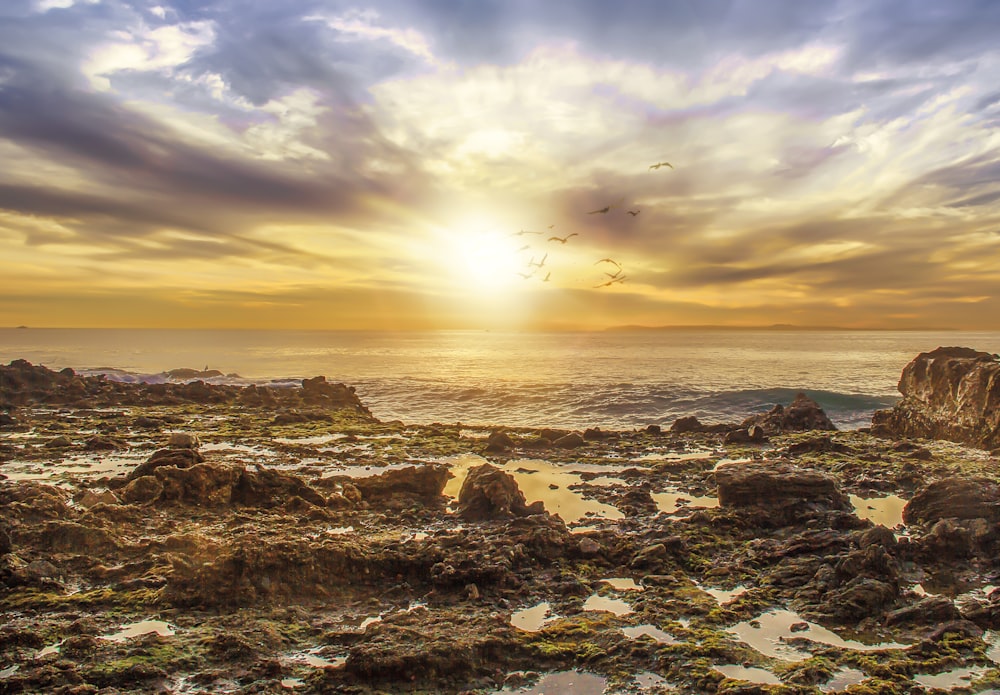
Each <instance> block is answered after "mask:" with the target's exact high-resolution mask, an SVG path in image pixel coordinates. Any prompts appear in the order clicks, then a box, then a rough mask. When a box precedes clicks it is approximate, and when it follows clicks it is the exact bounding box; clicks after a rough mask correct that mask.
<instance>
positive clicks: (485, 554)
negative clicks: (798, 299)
mask: <svg viewBox="0 0 1000 695" xmlns="http://www.w3.org/2000/svg"><path fill="white" fill-rule="evenodd" d="M46 371H48V370H46ZM22 373H23V375H24V378H23V379H21V378H19V381H18V383H17V384H16V385H12V384H13V379H12V378H11V377H10V375H9V374H8V373H7V372H4V375H5V378H4V380H0V393H2V394H3V396H4V403H5V408H3V410H5V411H6V412H7V413H8V418H9V419H10V420H12V421H4V422H3V423H2V426H0V436H2V440H0V474H2V475H3V476H4V477H5V479H3V480H2V481H0V507H2V508H3V515H2V519H4V522H2V524H0V526H2V527H0V611H3V612H4V614H5V615H6V616H9V620H8V621H7V625H6V626H5V627H4V628H3V629H2V633H0V634H2V636H3V639H2V640H0V673H2V674H3V683H4V687H7V688H14V689H15V690H14V691H15V692H16V691H21V692H51V691H54V690H55V689H57V688H60V687H64V688H65V687H70V688H72V687H83V686H86V685H87V684H89V685H90V686H92V687H93V688H116V689H118V691H119V692H124V693H132V692H135V693H139V692H149V691H150V690H151V689H155V688H157V687H163V688H167V689H169V690H172V691H174V692H185V693H188V692H190V693H196V692H251V691H257V692H259V691H261V690H263V691H265V692H279V691H292V692H303V693H313V692H315V693H324V692H353V693H359V694H361V693H375V692H389V693H396V692H400V693H402V692H415V691H416V692H443V693H459V692H466V693H483V694H485V693H496V692H500V691H501V689H502V688H504V687H506V688H507V690H506V691H505V692H529V690H530V684H531V683H536V682H542V683H548V684H549V685H548V687H549V688H554V687H557V685H558V679H559V678H560V676H559V675H558V674H560V673H566V672H570V673H571V674H573V675H572V677H573V678H576V679H578V680H580V681H588V679H597V680H596V681H594V682H595V683H597V682H600V683H601V684H602V687H603V686H604V685H607V686H609V687H612V688H618V689H619V690H624V691H629V692H656V690H655V688H661V689H663V688H666V687H668V686H670V685H673V686H677V687H683V688H688V689H694V691H696V692H738V691H739V688H745V687H748V686H747V683H748V681H747V678H759V679H761V681H758V682H762V681H763V680H764V679H765V676H764V675H763V674H764V673H766V674H767V675H768V676H769V677H770V678H774V679H777V680H779V681H780V682H781V683H784V684H785V685H787V686H788V687H791V688H796V689H798V690H796V692H799V691H802V692H808V691H810V689H811V688H814V687H818V686H819V685H824V684H828V683H831V682H833V683H837V684H840V683H843V685H842V686H840V687H839V688H836V689H835V690H833V692H840V691H843V690H846V688H847V687H849V686H851V687H853V688H854V689H853V690H852V691H851V692H869V691H870V692H900V693H902V692H906V691H908V690H909V689H910V688H912V687H913V686H914V685H919V684H921V683H922V682H923V681H921V680H920V679H921V678H923V677H925V676H926V677H927V678H930V677H931V676H937V677H942V678H944V677H945V676H947V674H948V673H950V672H954V674H953V675H954V678H955V682H956V685H955V686H954V687H957V685H958V684H966V683H968V681H961V680H960V676H961V675H962V674H961V673H959V671H961V669H966V670H968V669H973V671H975V673H974V674H973V675H974V682H975V683H977V684H982V685H984V686H986V685H990V684H994V683H996V676H997V671H996V669H995V668H994V667H990V666H989V665H987V664H984V663H983V662H982V660H981V658H980V657H979V656H977V655H979V654H982V653H983V649H984V644H985V645H986V646H985V649H986V650H987V651H989V650H990V649H993V648H994V646H993V645H992V643H991V642H989V640H992V639H993V637H992V636H991V635H990V634H987V633H984V632H983V631H982V628H981V627H980V628H979V631H978V633H977V632H976V631H975V630H973V629H971V628H969V627H968V626H966V627H956V628H953V629H951V631H948V630H945V631H944V632H940V630H939V628H941V624H942V618H941V615H942V613H941V611H942V610H944V608H943V605H944V604H943V602H942V600H941V599H936V601H937V602H936V604H934V605H928V604H927V603H926V599H927V597H928V596H930V595H934V596H936V597H944V596H948V595H957V594H962V595H963V597H964V598H963V601H966V603H972V604H975V605H976V606H978V609H977V610H978V611H979V612H978V613H976V612H969V610H970V609H969V608H968V606H966V607H965V608H963V610H964V611H965V612H964V613H958V612H957V611H959V605H958V603H954V602H952V601H948V604H949V605H950V606H952V609H954V610H955V611H956V613H955V615H956V616H957V617H956V620H958V619H959V618H960V619H963V620H965V621H966V622H968V623H970V624H972V625H980V626H984V627H986V628H987V629H988V630H989V629H993V628H992V627H991V626H992V622H991V621H992V620H993V619H992V617H990V616H992V615H993V613H991V610H992V605H993V601H992V600H991V599H990V597H989V596H988V595H987V594H986V593H985V591H986V589H985V588H986V587H988V586H989V582H990V581H991V580H992V574H991V573H992V572H993V571H995V569H996V568H994V567H993V565H992V564H991V562H990V561H987V556H985V555H982V554H981V553H982V552H984V550H983V549H984V548H986V549H988V548H991V547H992V546H989V545H986V546H982V547H981V546H979V545H976V543H978V542H979V541H976V543H974V542H973V541H972V540H971V538H972V537H971V536H969V539H970V540H969V543H970V545H968V546H965V547H964V548H965V549H964V550H963V548H962V547H959V546H960V543H958V541H954V540H952V541H949V540H948V538H946V537H945V536H942V533H944V531H943V530H942V529H941V528H939V527H937V526H936V525H935V524H934V523H926V522H919V523H917V522H913V523H909V524H907V525H905V527H904V526H901V525H900V524H901V523H902V521H901V518H900V517H899V515H900V508H901V507H902V504H903V503H905V502H906V501H910V500H912V499H913V498H914V497H915V496H917V495H918V493H919V492H920V491H921V490H923V489H925V488H926V487H927V486H928V485H929V484H932V483H934V482H935V481H937V480H941V479H946V478H948V477H949V476H956V475H961V476H963V477H979V478H984V479H989V480H993V481H995V480H996V478H997V473H996V471H997V459H996V458H995V457H993V456H991V455H990V454H989V453H988V452H985V451H981V450H974V449H969V448H967V447H963V446H960V445H957V444H951V443H948V442H937V441H924V440H917V441H910V440H893V439H880V438H877V437H874V436H872V435H871V434H870V433H868V432H864V431H859V430H856V431H832V430H829V431H820V430H806V431H800V432H781V433H776V434H773V435H769V436H767V437H766V438H765V439H764V440H759V441H740V442H733V441H730V442H727V441H726V438H727V435H728V434H729V433H730V432H732V431H734V430H732V429H725V428H711V427H708V428H703V429H702V430H700V431H695V430H691V431H687V432H672V431H670V429H669V428H668V427H663V428H660V430H659V431H657V430H656V429H655V428H634V429H629V430H612V429H607V430H604V429H599V428H597V427H594V428H591V429H590V430H589V431H577V432H572V431H566V430H559V429H552V428H527V427H523V428H510V427H509V428H504V427H499V426H498V427H490V428H469V427H465V426H463V425H461V424H458V423H450V424H442V423H437V424H426V425H419V424H412V423H403V422H394V421H389V422H382V421H379V420H377V419H376V418H374V417H372V416H371V415H370V413H369V412H367V407H366V406H365V404H364V403H363V402H362V401H361V399H359V398H358V397H357V395H356V393H354V392H353V391H352V390H351V388H350V387H349V386H345V385H341V384H336V383H332V382H326V381H325V380H320V379H318V378H316V379H308V380H304V382H303V383H300V384H299V385H297V386H292V387H285V388H282V389H266V388H261V387H257V386H253V387H238V386H227V385H211V384H205V383H203V382H198V381H195V382H191V383H186V384H122V383H115V382H110V381H107V380H100V379H96V378H95V379H93V380H86V379H81V378H80V377H77V376H76V375H75V374H71V373H69V372H64V373H63V374H61V375H60V374H59V373H55V372H48V373H47V374H45V373H42V372H40V371H39V370H37V369H36V368H30V369H29V368H28V367H23V369H22ZM15 386H16V387H15ZM560 440H562V443H561V444H559V443H558V442H560ZM487 463H488V464H490V465H491V466H492V467H494V468H495V469H497V470H499V471H502V472H504V473H506V474H507V475H508V476H509V477H510V479H511V480H513V481H514V482H515V483H516V484H517V486H518V489H519V490H520V491H521V492H522V493H523V498H522V501H523V502H526V503H529V504H530V503H532V502H534V501H536V500H541V501H542V504H543V506H544V508H545V510H546V512H547V513H525V514H518V513H517V512H516V510H517V509H519V508H520V507H518V502H517V496H516V494H514V492H513V491H512V490H511V489H508V488H503V489H504V490H505V492H504V494H503V495H500V497H499V498H497V499H493V498H491V499H492V500H493V502H494V503H495V504H494V506H493V507H491V513H490V514H491V515H490V516H489V517H488V518H485V519H478V520H477V519H473V518H471V516H470V515H469V514H468V513H467V512H468V510H469V509H471V506H470V504H469V502H468V500H466V504H465V506H464V507H463V503H462V501H461V499H460V491H461V489H462V480H463V479H464V478H465V476H468V475H469V471H471V470H474V469H477V468H479V467H481V466H483V465H485V464H487ZM153 464H157V465H153ZM143 466H145V468H143ZM763 466H771V467H772V468H774V470H777V471H779V472H780V474H779V475H778V476H777V477H772V478H768V479H767V480H766V481H765V483H766V485H765V487H764V488H761V489H758V490H757V493H756V494H758V495H762V496H764V499H765V500H766V501H767V502H768V503H767V504H765V505H764V506H754V505H750V506H745V505H742V504H739V503H738V502H733V501H732V499H733V497H732V495H733V491H734V490H740V489H743V488H740V487H739V486H740V485H749V484H750V482H749V481H748V479H741V481H742V482H741V481H733V480H731V479H730V478H726V477H725V475H730V477H732V474H733V472H734V471H737V472H739V471H758V470H760V471H763V470H764V469H763V468H761V467H763ZM803 470H806V471H810V472H814V473H815V476H818V477H814V478H810V479H808V480H807V479H806V478H804V477H802V475H800V473H801V471H803ZM142 472H145V473H147V474H140V473H142ZM724 474H725V475H724ZM810 475H812V473H811V474H810ZM449 476H452V477H449ZM810 480H811V481H812V482H810ZM828 484H829V485H832V486H833V488H828V487H826V486H827V485H828ZM727 486H728V487H727ZM490 489H491V490H494V492H495V491H496V488H490ZM792 490H794V494H792V493H791V492H790V491H792ZM831 490H833V491H834V492H835V493H836V494H833V492H831ZM470 494H471V493H470ZM491 494H492V493H491ZM726 494H729V495H730V501H729V502H728V503H723V502H724V499H723V498H724V497H725V496H726ZM505 505H506V506H505ZM893 505H895V506H893ZM553 513H555V514H553ZM875 520H878V521H880V522H882V523H883V524H884V525H882V526H879V525H878V524H876V523H875ZM956 528H958V529H961V528H964V527H961V526H960V525H959V526H958V527H951V530H950V531H948V533H951V534H953V535H955V534H957V536H956V537H961V533H960V532H959V530H956ZM890 529H892V530H895V531H896V534H895V535H894V534H893V533H892V532H891V531H890ZM935 529H937V530H935ZM897 536H898V538H897ZM903 539H906V540H905V542H904V541H903ZM982 542H983V543H986V541H985V540H984V541H982ZM949 577H951V584H950V585H948V581H949V580H948V578H949ZM946 585H948V586H950V588H947V587H946ZM921 592H923V593H921ZM949 592H952V594H949ZM976 592H979V593H978V594H977V593H976ZM542 606H544V608H542ZM997 614H998V615H1000V612H998V613H997ZM789 616H791V617H789ZM754 621H756V623H755V622H754ZM755 625H756V626H755ZM793 625H795V626H796V627H795V628H794V629H793V627H792V626H793ZM803 626H804V627H803ZM126 627H129V628H130V629H131V632H132V633H136V634H134V635H133V636H125V637H120V636H118V635H119V633H121V632H122V630H123V628H126ZM998 627H1000V626H998ZM824 630H832V631H833V632H834V633H837V634H840V635H843V636H844V637H843V639H842V640H841V641H840V642H837V641H836V640H834V639H833V638H831V637H829V636H828V635H827V633H826V632H824ZM143 631H145V632H143ZM857 631H860V632H861V633H863V634H864V635H865V637H866V639H867V640H868V642H869V643H865V641H864V640H862V641H856V638H855V637H851V635H854V634H855V633H856V632H857ZM633 635H635V636H633ZM643 635H644V636H643ZM796 635H798V636H800V637H805V638H807V640H808V641H797V642H795V643H794V648H793V647H789V648H788V649H787V650H784V651H780V650H779V652H777V653H771V652H770V651H769V650H771V649H773V646H772V647H768V645H769V644H772V642H773V641H774V640H776V639H777V638H778V637H781V638H783V639H786V640H791V639H792V638H793V637H795V636H796ZM852 640H854V641H852ZM871 641H874V646H873V645H872V644H870V642H871ZM810 654H812V656H811V658H810ZM945 654H947V655H948V659H949V660H948V661H947V663H948V666H946V667H944V668H942V666H941V663H942V658H943V656H944V655H945ZM998 658H1000V657H998ZM807 659H809V661H806V660H807ZM802 664H814V666H810V667H808V668H807V667H805V666H802ZM730 667H733V668H736V670H733V668H730ZM737 667H738V668H737ZM740 669H742V670H740ZM976 669H978V670H976ZM531 673H534V674H536V675H534V676H533V675H531ZM963 673H964V672H963ZM727 674H735V675H736V676H737V677H736V678H734V677H733V676H732V675H727ZM942 674H945V675H944V676H942ZM546 679H549V680H548V681H546ZM990 679H993V680H990ZM588 682H589V681H588ZM749 682H751V683H752V682H753V681H749ZM927 682H930V681H929V680H928V681H927ZM522 686H524V687H525V688H526V689H525V690H524V691H519V690H518V688H521V687H522ZM858 688H868V689H869V690H868V691H864V690H862V691H859V690H858ZM415 689H416V690H415ZM81 692H82V691H81Z"/></svg>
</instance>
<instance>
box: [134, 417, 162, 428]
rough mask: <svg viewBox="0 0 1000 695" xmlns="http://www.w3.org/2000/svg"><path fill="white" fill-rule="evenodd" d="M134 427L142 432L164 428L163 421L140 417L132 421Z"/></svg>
mask: <svg viewBox="0 0 1000 695" xmlns="http://www.w3.org/2000/svg"><path fill="white" fill-rule="evenodd" d="M132 426H133V427H138V428H139V429H141V430H158V429H160V428H161V427H162V426H163V421H162V420H157V419H156V418H151V417H146V416H145V415H140V416H139V417H137V418H136V419H135V420H133V421H132Z"/></svg>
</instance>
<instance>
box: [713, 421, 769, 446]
mask: <svg viewBox="0 0 1000 695" xmlns="http://www.w3.org/2000/svg"><path fill="white" fill-rule="evenodd" d="M765 441H767V435H766V434H765V433H764V428H763V427H761V426H760V425H750V426H749V427H747V428H745V429H738V430H732V431H730V432H727V433H726V436H725V438H724V439H723V442H724V443H726V444H760V443H761V442H765Z"/></svg>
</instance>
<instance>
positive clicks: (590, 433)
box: [583, 427, 615, 442]
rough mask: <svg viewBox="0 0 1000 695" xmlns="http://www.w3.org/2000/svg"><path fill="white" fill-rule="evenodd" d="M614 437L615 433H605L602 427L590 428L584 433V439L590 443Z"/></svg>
mask: <svg viewBox="0 0 1000 695" xmlns="http://www.w3.org/2000/svg"><path fill="white" fill-rule="evenodd" d="M614 437H615V435H614V433H612V432H604V431H602V430H601V428H600V427H588V428H587V429H585V430H584V431H583V438H584V439H585V440H586V441H588V442H600V441H604V440H605V439H613V438H614Z"/></svg>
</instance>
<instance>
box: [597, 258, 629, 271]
mask: <svg viewBox="0 0 1000 695" xmlns="http://www.w3.org/2000/svg"><path fill="white" fill-rule="evenodd" d="M598 263H613V264H615V265H616V266H617V267H618V268H619V269H621V267H622V264H621V263H619V262H618V261H616V260H614V259H613V258H602V259H601V260H599V261H596V262H595V263H594V265H597V264H598Z"/></svg>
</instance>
